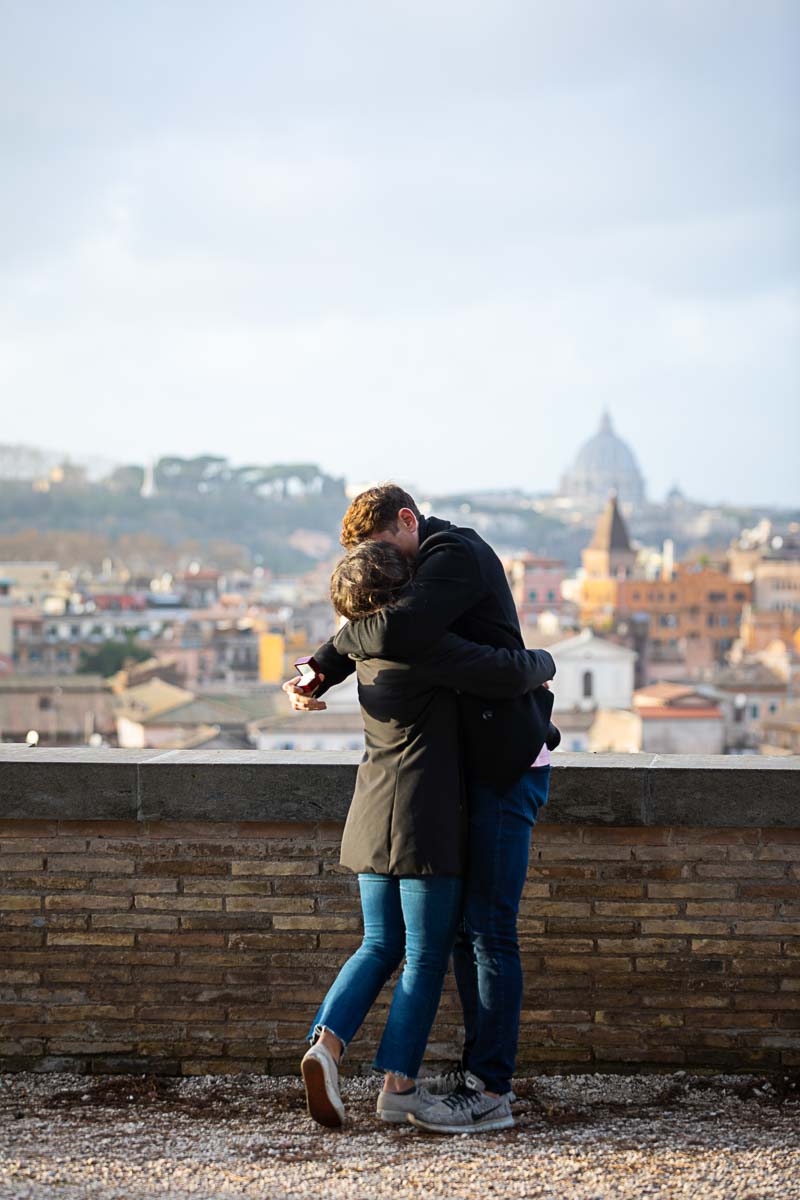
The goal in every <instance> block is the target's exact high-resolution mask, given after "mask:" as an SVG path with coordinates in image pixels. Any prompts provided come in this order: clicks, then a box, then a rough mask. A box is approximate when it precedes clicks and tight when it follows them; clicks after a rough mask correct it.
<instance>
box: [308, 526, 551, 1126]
mask: <svg viewBox="0 0 800 1200" xmlns="http://www.w3.org/2000/svg"><path fill="white" fill-rule="evenodd" d="M412 569H413V566H412V563H411V562H410V561H409V560H408V559H406V558H405V557H404V556H403V555H402V554H401V553H400V551H399V550H398V549H397V548H396V547H395V546H393V545H391V544H387V543H383V542H365V543H363V544H362V545H360V546H357V547H356V548H355V549H354V550H352V551H351V552H350V553H349V554H348V555H347V556H346V557H345V558H344V559H342V560H341V562H340V563H339V564H338V566H337V567H336V569H335V571H334V573H333V578H332V581H331V598H332V601H333V606H334V608H335V609H336V611H337V612H338V613H340V614H341V615H343V616H345V617H347V618H348V619H350V620H357V619H358V618H360V617H364V616H367V615H368V614H369V613H372V612H375V611H377V610H378V609H380V608H382V607H383V606H384V605H386V604H388V603H389V602H390V601H391V600H392V599H393V598H394V597H395V595H396V593H397V592H398V591H399V590H400V589H402V588H403V587H405V586H406V584H407V583H408V582H409V579H410V577H411V572H412ZM357 674H358V691H359V700H360V703H361V711H362V716H363V719H364V730H365V741H366V753H365V756H364V760H363V761H362V763H361V766H360V767H359V771H358V778H357V782H356V789H355V794H354V796H353V800H352V803H351V806H350V811H349V813H348V816H347V821H346V824H345V829H344V835H343V838H342V849H341V862H342V864H343V865H344V866H346V867H349V868H350V869H351V870H352V871H354V872H356V873H357V874H358V880H359V889H360V894H361V908H362V913H363V918H364V939H363V941H362V943H361V946H360V947H359V949H358V950H357V951H356V953H355V954H353V955H352V957H351V958H350V959H349V960H348V961H347V962H346V963H345V965H344V966H343V967H342V969H341V971H340V972H339V974H338V976H337V978H336V980H335V981H334V983H333V985H332V986H331V988H330V990H329V991H328V994H327V995H326V997H325V999H324V1000H323V1002H322V1005H321V1006H320V1008H319V1011H318V1012H317V1015H316V1017H315V1018H314V1021H313V1023H312V1025H311V1029H310V1031H309V1041H310V1042H311V1046H310V1049H309V1050H308V1052H307V1053H306V1055H305V1056H304V1058H303V1061H302V1064H301V1071H302V1075H303V1080H304V1083H305V1087H306V1097H307V1103H308V1111H309V1113H310V1115H311V1116H312V1117H313V1118H314V1119H315V1120H316V1121H318V1122H319V1123H320V1124H322V1125H326V1126H330V1127H333V1128H336V1127H339V1126H341V1124H342V1123H343V1121H344V1105H343V1104H342V1101H341V1097H340V1095H339V1088H338V1064H339V1061H340V1058H341V1056H342V1054H343V1053H344V1051H345V1049H346V1047H347V1045H348V1043H349V1042H350V1040H351V1039H352V1038H353V1037H354V1036H355V1034H356V1032H357V1031H358V1029H359V1027H360V1026H361V1024H362V1022H363V1020H364V1018H365V1017H366V1015H367V1013H368V1012H369V1010H370V1008H371V1007H372V1005H373V1003H374V1001H375V999H376V997H377V996H378V993H379V992H380V990H381V988H382V987H383V986H384V984H385V983H386V981H387V980H388V979H389V977H390V976H391V975H392V973H393V972H394V971H395V970H396V968H397V967H398V966H399V965H400V963H401V961H402V960H403V958H404V957H405V966H404V969H403V972H402V975H401V976H400V979H399V980H398V983H397V985H396V987H395V990H394V995H393V997H392V1003H391V1008H390V1011H389V1016H388V1019H387V1022H386V1026H385V1028H384V1031H383V1035H382V1037H381V1041H380V1045H379V1047H378V1051H377V1054H376V1056H375V1061H374V1066H375V1069H376V1070H379V1071H383V1072H385V1081H384V1090H383V1092H382V1093H381V1096H380V1098H379V1100H378V1109H377V1111H378V1115H379V1116H380V1117H381V1118H382V1119H383V1120H385V1121H391V1122H404V1121H406V1119H407V1117H408V1115H409V1114H410V1113H414V1112H416V1111H418V1109H420V1108H422V1107H424V1105H425V1104H430V1103H431V1101H432V1097H430V1096H429V1095H428V1094H427V1093H425V1092H424V1090H422V1089H420V1090H419V1091H418V1090H417V1088H416V1077H417V1072H418V1071H419V1067H420V1064H421V1062H422V1056H423V1053H424V1051H425V1046H426V1043H427V1040H428V1035H429V1033H430V1029H431V1026H432V1024H433V1020H434V1017H435V1015H436V1010H437V1008H438V1006H439V999H440V996H441V991H442V984H443V981H444V976H445V972H446V970H447V964H448V961H449V956H450V951H451V948H452V945H453V941H454V938H455V933H456V927H457V924H458V920H459V916H460V905H461V875H462V871H463V863H464V848H465V846H464V843H465V833H466V821H465V813H464V803H463V787H462V775H461V754H460V747H459V729H458V718H457V708H456V692H457V691H464V692H470V693H474V694H476V695H480V696H485V697H492V698H505V697H513V696H518V695H522V694H523V693H525V692H527V691H532V690H533V689H534V688H536V687H538V686H539V685H540V684H542V683H543V682H544V677H543V667H542V665H541V660H539V661H538V662H537V661H536V660H535V659H534V658H533V657H532V656H531V655H530V654H529V653H528V652H527V651H526V650H522V649H519V650H498V649H494V648H493V647H490V646H479V645H476V644H475V643H473V642H468V641H464V640H463V639H462V638H459V637H457V636H456V635H455V634H447V635H446V636H445V637H443V638H442V639H441V640H440V641H439V642H437V643H436V645H435V646H434V647H433V648H432V649H431V650H430V651H428V652H427V653H426V654H425V655H424V656H423V657H420V658H419V659H418V660H416V661H415V662H413V663H400V662H388V661H384V660H381V659H366V660H364V661H361V662H359V663H358V665H357ZM550 674H552V672H550ZM548 678H549V676H548Z"/></svg>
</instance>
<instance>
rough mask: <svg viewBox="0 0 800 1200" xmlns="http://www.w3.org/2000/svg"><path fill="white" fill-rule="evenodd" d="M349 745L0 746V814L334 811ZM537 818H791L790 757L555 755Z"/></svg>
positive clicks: (339, 812) (785, 821) (217, 817)
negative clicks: (333, 748) (336, 749)
mask: <svg viewBox="0 0 800 1200" xmlns="http://www.w3.org/2000/svg"><path fill="white" fill-rule="evenodd" d="M359 761H360V754H359V753H358V752H357V751H344V752H341V753H331V752H330V751H304V752H297V751H258V750H241V751H231V750H167V751H160V750H115V749H99V750H90V749H88V748H86V747H65V748H59V747H53V748H43V747H28V746H25V745H22V744H17V743H6V744H3V745H0V818H14V819H20V818H45V819H46V818H50V819H103V820H141V821H148V820H156V821H158V820H193V821H198V820H200V821H232V820H233V821H250V820H253V821H274V820H280V821H304V822H305V821H341V820H343V819H344V817H345V814H346V813H347V808H348V805H349V803H350V798H351V796H352V793H353V785H354V783H355V776H356V770H357V767H358V763H359ZM540 821H544V822H546V823H550V824H552V823H558V824H591V825H620V826H636V825H646V826H708V827H717V828H718V827H721V826H727V827H748V826H750V827H755V826H762V827H763V826H772V827H797V826H800V756H787V757H763V758H762V757H759V756H758V755H741V756H738V755H736V756H733V755H732V756H721V755H677V754H675V755H670V754H656V755H653V754H567V753H564V754H555V755H554V756H553V773H552V779H551V799H550V803H549V804H548V805H547V808H546V809H545V810H544V812H543V813H542V814H541V816H540Z"/></svg>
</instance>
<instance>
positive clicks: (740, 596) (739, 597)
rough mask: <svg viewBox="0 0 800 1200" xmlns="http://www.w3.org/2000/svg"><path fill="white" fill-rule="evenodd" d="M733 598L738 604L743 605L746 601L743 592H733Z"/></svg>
mask: <svg viewBox="0 0 800 1200" xmlns="http://www.w3.org/2000/svg"><path fill="white" fill-rule="evenodd" d="M733 598H734V600H738V601H739V602H740V603H743V602H744V601H745V600H746V599H747V597H746V596H745V594H744V592H734V593H733Z"/></svg>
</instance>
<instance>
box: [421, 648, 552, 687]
mask: <svg viewBox="0 0 800 1200" xmlns="http://www.w3.org/2000/svg"><path fill="white" fill-rule="evenodd" d="M411 665H412V666H413V667H414V668H416V669H418V670H420V671H423V672H424V673H425V674H426V675H427V677H428V678H429V679H430V681H431V682H432V683H435V684H437V685H438V686H439V687H448V688H454V689H455V690H456V691H459V692H467V693H469V694H470V695H473V696H485V697H486V698H487V699H493V700H506V699H513V698H514V697H515V696H522V695H524V694H525V692H532V691H534V690H535V689H536V688H537V687H541V685H542V684H543V683H546V682H547V680H549V679H552V678H553V676H554V675H555V673H556V666H555V663H554V662H553V658H552V655H550V654H549V653H548V652H547V650H523V649H521V648H520V649H519V650H505V649H497V648H496V647H494V646H479V645H478V644H477V643H476V642H468V641H466V640H465V639H464V638H461V637H458V635H457V634H455V633H448V634H445V636H444V637H442V638H440V639H439V641H437V642H436V643H435V644H434V645H433V646H431V647H430V649H428V650H427V651H425V653H424V654H421V655H420V656H419V657H418V658H416V659H413V660H412V663H411Z"/></svg>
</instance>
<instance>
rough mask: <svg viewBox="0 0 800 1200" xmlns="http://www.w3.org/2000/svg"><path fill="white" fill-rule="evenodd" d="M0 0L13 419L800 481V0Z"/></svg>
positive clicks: (230, 447)
mask: <svg viewBox="0 0 800 1200" xmlns="http://www.w3.org/2000/svg"><path fill="white" fill-rule="evenodd" d="M0 8H1V9H2V12H3V15H4V17H5V20H4V28H5V29H6V31H7V36H6V38H5V39H4V41H3V45H2V47H0V63H2V72H0V74H1V75H2V80H3V82H2V85H0V94H2V97H3V100H4V110H5V112H6V113H7V114H9V115H8V118H7V120H6V123H5V126H4V129H3V132H2V133H0V139H2V147H3V155H4V164H5V167H6V170H5V187H4V191H3V195H2V196H0V211H2V222H1V223H0V230H2V232H0V261H2V264H3V271H2V278H1V279H0V319H2V328H3V334H2V337H0V395H2V396H3V401H2V406H3V422H2V437H3V441H4V442H7V443H8V442H12V443H13V442H30V441H32V440H34V438H32V436H31V431H32V430H33V429H35V430H36V431H37V438H36V440H38V438H39V436H40V435H41V440H42V441H45V440H46V441H47V443H48V444H50V445H53V446H55V447H56V448H57V449H59V450H63V451H64V452H65V453H68V454H70V455H71V456H73V457H76V458H77V457H80V456H81V455H83V454H90V455H102V456H105V457H108V458H109V459H110V460H112V461H114V462H121V463H126V462H140V463H145V462H147V461H150V460H152V459H153V458H157V457H160V456H161V455H162V454H175V455H180V456H182V457H193V456H194V455H197V454H201V453H209V452H210V453H218V454H221V455H224V456H226V457H228V458H229V459H230V460H231V461H233V462H237V463H245V462H248V461H253V460H255V461H259V462H281V461H284V462H285V461H308V462H315V463H319V465H320V466H321V468H322V469H323V470H325V471H327V472H329V473H331V474H334V475H345V476H346V477H347V478H348V479H349V480H351V481H355V482H360V481H367V480H374V479H384V478H393V477H398V478H401V479H402V480H404V481H407V482H409V483H411V484H413V485H414V486H417V487H419V488H420V489H424V490H425V491H428V492H431V493H436V492H452V491H463V490H476V491H477V490H486V489H491V488H500V487H505V486H507V487H512V488H520V489H523V490H525V491H530V492H550V491H553V490H555V489H556V488H557V485H558V481H559V478H560V476H561V474H562V472H563V471H564V469H565V468H566V467H567V465H568V464H569V463H570V462H571V461H572V459H573V458H574V456H575V454H576V453H577V450H578V448H579V446H580V445H581V443H582V442H583V441H585V440H586V439H587V438H588V437H590V436H591V435H592V434H593V433H594V431H595V430H596V427H597V424H598V421H599V416H600V413H601V412H602V411H603V409H606V408H608V409H610V411H611V414H612V417H613V419H614V423H615V426H616V428H617V430H618V431H619V433H620V435H621V436H622V437H623V439H624V440H625V441H626V442H628V443H629V444H630V445H631V446H632V447H633V449H634V450H635V453H636V455H637V458H638V460H639V464H640V466H641V470H642V473H643V475H644V477H645V478H646V480H647V484H648V494H649V496H650V497H651V498H656V499H660V498H661V497H663V496H664V494H665V493H666V492H667V490H668V489H669V488H670V487H671V486H672V485H673V484H675V483H677V484H678V485H679V486H680V487H681V488H682V490H683V491H684V492H686V493H687V494H688V495H690V496H696V497H698V498H702V499H704V500H707V501H708V502H709V503H710V504H714V503H717V502H726V503H729V504H743V505H747V504H763V505H776V506H788V507H790V506H793V505H797V503H798V499H800V497H798V482H797V480H798V469H797V467H798V462H797V459H798V455H797V451H796V447H797V446H798V445H800V351H798V346H800V336H798V335H799V334H800V289H798V251H797V246H798V237H797V234H798V218H797V203H796V201H797V195H798V190H799V189H798V169H797V168H798V155H797V151H796V133H797V125H798V119H797V112H798V111H800V105H798V103H797V101H798V99H800V94H799V93H800V87H799V86H798V82H797V79H796V77H795V74H794V71H793V57H794V55H793V48H794V46H795V45H796V44H797V39H798V34H800V10H798V9H797V7H796V6H795V5H792V4H790V3H784V2H781V0H770V2H768V3H765V4H763V5H760V6H758V7H757V8H753V7H752V6H750V5H747V4H743V3H732V4H724V5H723V4H720V3H716V2H710V3H708V4H704V5H702V6H698V5H689V4H672V3H666V2H660V0H659V2H656V3H654V4H652V5H648V6H647V7H646V10H645V9H643V7H642V6H641V5H639V4H637V3H634V2H633V0H615V3H614V4H613V5H611V4H606V5H592V4H589V3H586V2H585V0H566V2H565V3H563V4H559V5H527V4H524V3H521V2H517V0H500V3H499V4H497V5H494V6H492V7H491V10H489V9H487V8H486V7H485V6H480V5H472V4H466V5H458V6H456V5H454V4H452V3H450V0H441V2H440V3H438V4H436V5H433V6H431V5H424V6H423V5H422V4H421V3H416V2H413V0H412V2H409V3H408V4H407V5H404V6H402V8H401V9H399V10H395V9H394V8H392V9H389V8H384V7H383V6H378V7H377V8H376V7H375V6H370V5H367V4H365V3H358V2H356V0H345V2H344V3H343V4H341V5H339V6H337V8H336V10H335V12H334V11H333V10H330V9H329V8H327V7H326V6H324V5H322V4H320V3H316V2H310V0H309V2H301V3H299V4H297V5H295V6H292V8H291V11H288V10H279V9H275V8H272V7H271V6H264V5H261V4H257V3H250V2H249V0H242V2H241V3H240V4H239V5H237V7H236V9H235V11H234V12H233V13H231V12H230V11H229V10H228V9H223V8H222V6H219V7H215V6H209V7H207V8H204V9H203V10H202V11H200V10H197V8H196V6H192V5H189V4H187V3H183V2H180V0H179V2H176V3H175V4H174V5H170V6H168V7H166V8H164V6H157V5H155V4H154V3H149V2H145V3H143V4H141V5H138V6H136V7H135V8H125V7H120V6H108V5H103V4H101V3H99V2H97V0H79V2H78V3H76V4H73V5H70V6H61V5H58V4H54V3H43V4H41V5H37V6H30V5H26V4H23V3H21V2H19V0H0ZM45 433H46V435H47V436H46V439H45V437H44V434H45Z"/></svg>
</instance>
